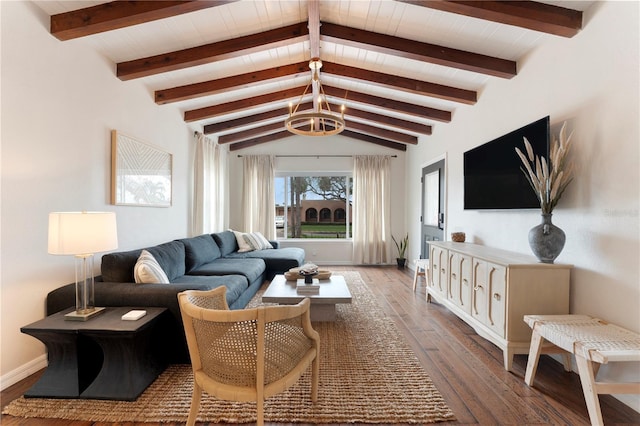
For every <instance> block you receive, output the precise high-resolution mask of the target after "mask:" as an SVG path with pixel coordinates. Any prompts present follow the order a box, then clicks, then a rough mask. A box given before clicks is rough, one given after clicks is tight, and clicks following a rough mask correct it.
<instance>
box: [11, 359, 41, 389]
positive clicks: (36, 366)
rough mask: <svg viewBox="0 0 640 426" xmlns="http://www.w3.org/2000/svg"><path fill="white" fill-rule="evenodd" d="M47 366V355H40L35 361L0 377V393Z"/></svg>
mask: <svg viewBox="0 0 640 426" xmlns="http://www.w3.org/2000/svg"><path fill="white" fill-rule="evenodd" d="M46 366H47V354H42V355H40V356H39V357H37V358H36V359H34V360H32V361H29V362H28V363H26V364H23V365H21V366H20V367H18V368H16V369H15V370H12V371H10V372H8V373H7V374H4V375H3V376H0V391H3V390H5V389H7V388H8V387H9V386H12V385H15V384H16V383H18V382H19V381H20V380H23V379H26V378H27V377H29V376H30V375H32V374H34V373H36V372H38V371H40V370H42V369H43V368H45V367H46Z"/></svg>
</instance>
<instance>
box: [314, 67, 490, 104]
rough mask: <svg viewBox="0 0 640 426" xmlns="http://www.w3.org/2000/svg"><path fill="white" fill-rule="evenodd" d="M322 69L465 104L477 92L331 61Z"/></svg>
mask: <svg viewBox="0 0 640 426" xmlns="http://www.w3.org/2000/svg"><path fill="white" fill-rule="evenodd" d="M322 70H323V71H324V73H325V74H331V75H333V76H336V77H339V78H348V79H352V80H357V81H363V80H364V81H367V82H369V83H371V84H374V85H377V86H381V87H387V88H391V89H394V90H403V91H405V92H409V93H415V94H418V95H422V96H429V97H433V98H438V99H445V100H448V101H453V102H460V103H463V104H467V105H473V104H475V103H476V101H477V98H478V95H477V93H476V92H475V91H473V90H465V89H459V88H457V87H451V86H445V85H442V84H435V83H429V82H426V81H420V80H415V79H412V78H406V77H400V76H397V75H392V74H384V73H381V72H376V71H370V70H366V69H363V68H356V67H350V66H348V65H340V64H335V63H332V62H323V65H322Z"/></svg>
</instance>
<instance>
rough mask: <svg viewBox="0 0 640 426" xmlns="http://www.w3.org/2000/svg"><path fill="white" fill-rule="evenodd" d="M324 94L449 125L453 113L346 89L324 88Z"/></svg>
mask: <svg viewBox="0 0 640 426" xmlns="http://www.w3.org/2000/svg"><path fill="white" fill-rule="evenodd" d="M322 87H323V88H324V92H325V93H326V94H327V95H328V96H332V97H335V98H339V99H341V100H344V99H348V100H350V101H354V102H360V103H363V104H369V105H374V106H375V107H376V108H382V109H388V110H392V111H396V112H400V113H403V114H408V115H412V116H415V117H418V118H421V119H425V118H426V119H431V120H436V121H441V122H445V123H448V122H450V121H451V112H450V111H444V110H441V109H436V108H430V107H425V106H421V105H416V104H410V103H408V102H402V101H396V100H393V99H389V98H383V97H380V96H373V95H368V94H366V93H360V92H354V91H350V90H345V89H339V88H336V87H331V86H322Z"/></svg>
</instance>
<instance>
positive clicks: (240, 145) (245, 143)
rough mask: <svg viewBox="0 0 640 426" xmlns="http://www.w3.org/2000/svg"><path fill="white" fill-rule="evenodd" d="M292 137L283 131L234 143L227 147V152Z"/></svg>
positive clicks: (291, 134) (289, 133)
mask: <svg viewBox="0 0 640 426" xmlns="http://www.w3.org/2000/svg"><path fill="white" fill-rule="evenodd" d="M290 136H293V133H291V132H287V131H286V130H283V131H282V132H278V133H272V134H270V135H265V136H260V137H257V138H253V139H248V140H246V141H242V142H236V143H232V144H231V145H229V151H237V150H239V149H244V148H249V147H252V146H256V145H260V144H263V143H267V142H272V141H277V140H280V139H284V138H288V137H290Z"/></svg>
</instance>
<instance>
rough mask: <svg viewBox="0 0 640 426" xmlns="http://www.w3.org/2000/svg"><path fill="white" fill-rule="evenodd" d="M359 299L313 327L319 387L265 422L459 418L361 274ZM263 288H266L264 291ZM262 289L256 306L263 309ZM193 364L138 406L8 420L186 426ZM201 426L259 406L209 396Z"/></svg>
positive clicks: (64, 410) (51, 408)
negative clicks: (180, 425)
mask: <svg viewBox="0 0 640 426" xmlns="http://www.w3.org/2000/svg"><path fill="white" fill-rule="evenodd" d="M340 274H341V275H343V276H344V277H345V280H346V282H347V284H348V286H349V289H350V291H351V294H352V296H353V303H352V304H351V305H338V307H337V310H338V319H337V321H336V322H333V323H330V322H326V323H325V322H322V323H314V328H315V329H316V330H317V331H318V333H320V338H321V364H320V388H319V393H318V402H317V404H315V405H314V404H312V403H311V399H310V389H311V385H310V375H309V374H306V375H305V376H303V377H302V378H301V379H300V381H298V383H297V384H295V385H294V386H293V387H291V388H290V389H289V390H287V391H286V392H284V393H281V394H279V395H276V396H274V397H271V398H269V399H268V400H267V401H266V403H265V421H268V422H283V423H433V422H438V421H448V420H454V415H453V412H452V411H451V410H450V409H449V408H448V407H447V405H446V404H445V402H444V400H443V398H442V396H441V395H440V393H439V392H438V390H437V389H436V388H435V386H434V385H433V383H432V382H431V379H430V378H429V376H428V375H427V373H426V372H425V371H424V370H423V368H422V367H421V365H420V363H419V361H418V359H417V358H416V356H415V354H414V353H413V352H412V350H411V349H410V348H409V347H408V345H407V343H406V342H405V341H404V340H403V339H402V337H400V332H399V330H398V329H397V328H396V326H395V324H394V323H393V321H392V320H391V319H390V318H389V317H388V316H386V315H385V314H384V312H383V311H382V309H381V307H380V305H379V304H378V302H377V301H376V299H375V296H374V295H372V294H371V292H370V291H369V289H368V287H367V285H366V284H365V283H364V282H363V280H362V278H361V277H360V274H358V273H357V272H340ZM262 290H264V289H262ZM262 290H261V291H260V292H259V293H258V294H257V295H256V297H255V298H254V299H253V300H252V301H251V303H250V306H251V305H255V304H258V303H260V296H261V294H262ZM192 384H193V380H192V373H191V367H190V366H189V365H173V366H170V367H169V368H168V369H167V370H165V372H164V373H162V374H161V375H160V377H158V379H157V380H156V381H155V382H153V383H152V384H151V386H149V388H147V390H146V391H145V392H144V393H143V394H142V395H141V396H140V397H139V398H138V399H137V400H136V401H133V402H126V401H100V400H78V399H73V400H66V399H44V398H27V399H25V398H19V399H17V400H15V401H13V402H12V403H11V404H9V405H8V406H7V407H5V408H4V409H3V414H9V415H13V416H19V417H43V418H59V419H67V420H83V421H102V422H185V421H186V420H187V415H188V413H189V406H190V402H191V391H192ZM198 420H199V421H203V422H214V423H249V422H255V421H256V406H255V403H235V402H228V401H220V400H217V399H214V398H212V397H209V396H208V395H206V394H204V395H203V399H202V404H201V409H200V413H199V418H198Z"/></svg>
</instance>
